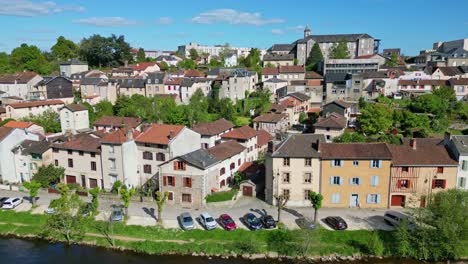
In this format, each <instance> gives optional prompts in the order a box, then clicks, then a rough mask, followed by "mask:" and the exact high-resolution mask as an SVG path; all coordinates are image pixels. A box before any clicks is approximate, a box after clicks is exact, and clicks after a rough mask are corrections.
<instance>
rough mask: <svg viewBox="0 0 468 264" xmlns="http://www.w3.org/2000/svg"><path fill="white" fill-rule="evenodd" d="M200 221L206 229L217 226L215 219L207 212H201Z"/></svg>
mask: <svg viewBox="0 0 468 264" xmlns="http://www.w3.org/2000/svg"><path fill="white" fill-rule="evenodd" d="M200 222H201V224H202V225H203V226H204V227H205V228H206V229H207V230H212V229H215V228H216V227H217V226H218V224H217V223H216V220H214V218H213V217H211V215H209V214H208V213H203V214H201V215H200Z"/></svg>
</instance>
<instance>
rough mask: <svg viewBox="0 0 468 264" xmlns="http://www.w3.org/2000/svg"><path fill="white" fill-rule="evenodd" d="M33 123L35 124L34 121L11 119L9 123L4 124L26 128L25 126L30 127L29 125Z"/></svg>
mask: <svg viewBox="0 0 468 264" xmlns="http://www.w3.org/2000/svg"><path fill="white" fill-rule="evenodd" d="M32 125H34V123H32V122H23V121H15V120H11V121H9V122H8V123H6V124H5V125H3V126H4V127H11V128H20V129H25V128H28V127H30V126H32Z"/></svg>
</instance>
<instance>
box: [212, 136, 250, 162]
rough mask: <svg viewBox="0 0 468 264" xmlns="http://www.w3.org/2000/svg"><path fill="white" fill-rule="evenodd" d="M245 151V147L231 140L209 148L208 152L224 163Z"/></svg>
mask: <svg viewBox="0 0 468 264" xmlns="http://www.w3.org/2000/svg"><path fill="white" fill-rule="evenodd" d="M244 150H245V147H244V146H242V145H241V144H239V143H237V142H236V141H234V140H230V141H226V142H223V143H221V144H218V145H216V146H214V147H211V148H209V149H208V152H209V153H210V154H211V155H212V156H214V157H215V158H216V159H217V160H220V161H222V160H225V159H228V158H231V157H233V156H235V155H237V154H239V153H241V152H242V151H244Z"/></svg>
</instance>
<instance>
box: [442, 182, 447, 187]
mask: <svg viewBox="0 0 468 264" xmlns="http://www.w3.org/2000/svg"><path fill="white" fill-rule="evenodd" d="M446 184H447V180H443V184H442V188H443V189H445V186H446Z"/></svg>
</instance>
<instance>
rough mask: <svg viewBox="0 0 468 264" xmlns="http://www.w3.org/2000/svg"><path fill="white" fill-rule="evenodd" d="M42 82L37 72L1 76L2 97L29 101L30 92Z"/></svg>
mask: <svg viewBox="0 0 468 264" xmlns="http://www.w3.org/2000/svg"><path fill="white" fill-rule="evenodd" d="M41 80H42V77H41V76H40V75H38V74H37V73H35V72H17V73H12V74H3V75H1V76H0V94H2V97H12V96H15V97H20V98H23V99H29V98H28V95H29V92H31V91H32V89H33V87H34V86H35V85H36V84H37V83H39V82H40V81H41Z"/></svg>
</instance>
